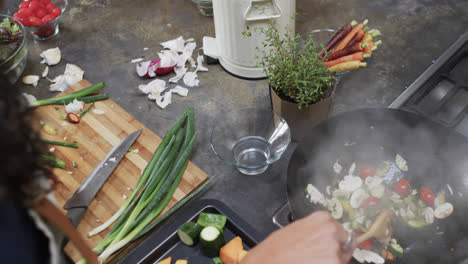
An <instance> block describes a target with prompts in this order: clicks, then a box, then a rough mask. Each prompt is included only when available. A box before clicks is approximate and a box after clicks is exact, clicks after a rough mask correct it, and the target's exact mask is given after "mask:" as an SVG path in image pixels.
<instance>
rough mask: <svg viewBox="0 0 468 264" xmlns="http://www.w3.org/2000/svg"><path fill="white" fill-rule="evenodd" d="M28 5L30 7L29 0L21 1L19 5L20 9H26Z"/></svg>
mask: <svg viewBox="0 0 468 264" xmlns="http://www.w3.org/2000/svg"><path fill="white" fill-rule="evenodd" d="M28 7H29V1H24V2H21V4H20V5H19V9H24V8H28Z"/></svg>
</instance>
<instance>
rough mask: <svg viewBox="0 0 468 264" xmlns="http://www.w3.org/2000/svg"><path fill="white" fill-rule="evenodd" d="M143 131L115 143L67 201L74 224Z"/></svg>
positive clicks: (67, 207)
mask: <svg viewBox="0 0 468 264" xmlns="http://www.w3.org/2000/svg"><path fill="white" fill-rule="evenodd" d="M141 131H142V130H141V129H140V130H138V131H135V132H133V133H132V134H130V135H128V136H127V137H125V138H124V139H122V140H121V141H120V142H119V143H118V144H117V145H115V146H114V147H113V148H112V149H111V150H110V151H109V152H108V153H107V155H106V156H105V157H104V158H103V159H102V160H101V162H99V164H98V165H97V166H96V168H94V170H93V171H92V172H91V173H90V174H89V175H88V177H87V178H86V179H85V180H84V181H83V183H82V184H81V185H80V187H78V189H77V190H76V191H75V193H74V194H73V195H72V197H71V198H70V199H69V200H68V201H67V202H66V203H65V205H64V206H63V208H64V209H66V210H68V212H67V217H68V218H69V219H70V220H71V222H72V223H73V225H74V226H78V224H79V223H80V221H81V219H82V218H83V216H84V213H85V212H86V209H87V207H88V204H89V203H90V202H91V201H92V200H93V199H94V196H95V195H96V193H97V192H98V191H99V189H101V187H102V185H103V184H104V182H105V181H106V180H107V178H108V177H109V176H110V175H111V174H112V172H113V171H114V169H115V168H116V167H117V165H118V164H119V162H120V161H121V160H122V158H123V157H124V156H125V154H126V153H127V152H128V149H129V148H130V147H131V146H132V144H133V143H134V142H135V140H136V139H137V138H138V136H139V135H140V134H141Z"/></svg>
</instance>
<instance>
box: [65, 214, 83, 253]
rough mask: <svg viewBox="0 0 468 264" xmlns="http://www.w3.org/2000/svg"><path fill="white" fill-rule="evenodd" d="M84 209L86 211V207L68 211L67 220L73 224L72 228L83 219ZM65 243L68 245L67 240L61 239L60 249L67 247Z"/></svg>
mask: <svg viewBox="0 0 468 264" xmlns="http://www.w3.org/2000/svg"><path fill="white" fill-rule="evenodd" d="M86 209H87V208H86V207H74V208H70V209H69V210H68V212H67V218H68V219H69V220H70V222H71V223H72V224H73V226H74V227H77V226H78V224H79V223H80V221H81V219H83V216H84V214H85V212H86ZM67 243H68V238H67V237H63V240H62V243H61V247H62V249H63V248H64V247H65V246H66V245H67Z"/></svg>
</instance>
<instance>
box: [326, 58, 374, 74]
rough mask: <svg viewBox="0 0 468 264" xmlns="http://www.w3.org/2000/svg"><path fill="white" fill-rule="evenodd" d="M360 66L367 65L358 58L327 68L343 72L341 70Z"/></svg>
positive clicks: (354, 68)
mask: <svg viewBox="0 0 468 264" xmlns="http://www.w3.org/2000/svg"><path fill="white" fill-rule="evenodd" d="M362 67H367V63H366V62H361V61H359V60H354V61H346V62H342V63H339V64H336V65H334V66H331V67H329V68H328V70H329V71H330V72H343V71H350V70H356V69H359V68H362Z"/></svg>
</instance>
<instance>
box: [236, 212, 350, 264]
mask: <svg viewBox="0 0 468 264" xmlns="http://www.w3.org/2000/svg"><path fill="white" fill-rule="evenodd" d="M347 239H348V232H347V231H346V230H344V228H343V226H342V225H341V224H340V223H339V222H337V221H336V220H335V219H333V218H332V216H331V215H330V213H328V212H326V211H319V212H315V213H313V214H311V215H309V216H307V217H304V218H302V219H300V220H297V221H295V222H294V223H292V224H290V225H288V226H286V227H285V228H283V229H280V230H278V231H275V232H274V233H273V234H271V235H270V236H269V237H267V238H266V239H265V241H263V242H262V243H260V244H258V245H257V246H256V247H255V248H253V249H252V250H250V252H249V254H247V256H246V257H245V258H244V259H243V260H242V262H241V264H259V263H267V264H276V263H278V264H280V263H281V264H284V263H294V264H301V263H304V264H311V263H313V264H344V263H348V262H349V260H350V259H351V256H352V253H353V251H354V248H355V247H356V245H355V242H353V245H352V246H351V247H350V248H348V249H346V250H345V249H343V248H342V245H343V244H344V243H345V242H346V240H347Z"/></svg>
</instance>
